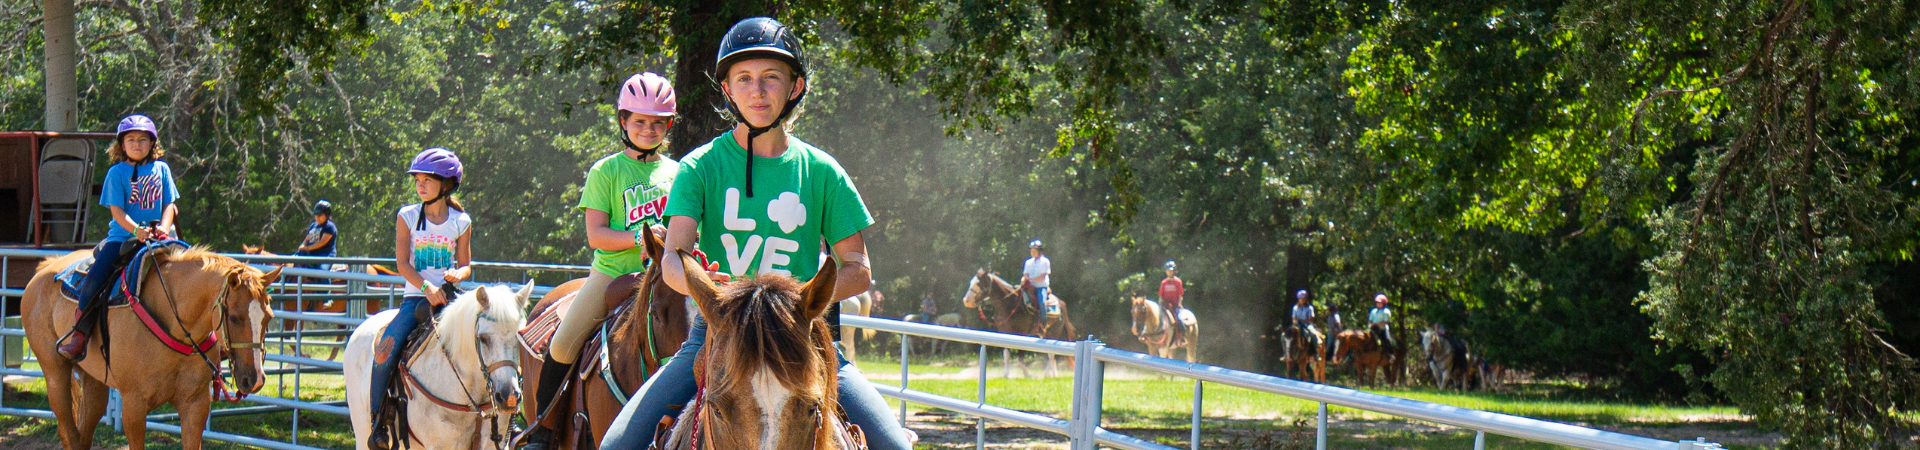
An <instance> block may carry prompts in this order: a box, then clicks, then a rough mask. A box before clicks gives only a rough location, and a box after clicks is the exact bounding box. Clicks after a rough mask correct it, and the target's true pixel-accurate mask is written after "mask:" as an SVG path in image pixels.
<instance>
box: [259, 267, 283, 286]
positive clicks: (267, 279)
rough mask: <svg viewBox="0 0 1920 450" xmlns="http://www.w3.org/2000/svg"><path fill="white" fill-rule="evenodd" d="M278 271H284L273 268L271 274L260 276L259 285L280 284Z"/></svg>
mask: <svg viewBox="0 0 1920 450" xmlns="http://www.w3.org/2000/svg"><path fill="white" fill-rule="evenodd" d="M280 269H285V267H275V268H273V271H272V272H267V273H265V274H262V275H260V284H262V285H267V284H274V283H277V282H280Z"/></svg>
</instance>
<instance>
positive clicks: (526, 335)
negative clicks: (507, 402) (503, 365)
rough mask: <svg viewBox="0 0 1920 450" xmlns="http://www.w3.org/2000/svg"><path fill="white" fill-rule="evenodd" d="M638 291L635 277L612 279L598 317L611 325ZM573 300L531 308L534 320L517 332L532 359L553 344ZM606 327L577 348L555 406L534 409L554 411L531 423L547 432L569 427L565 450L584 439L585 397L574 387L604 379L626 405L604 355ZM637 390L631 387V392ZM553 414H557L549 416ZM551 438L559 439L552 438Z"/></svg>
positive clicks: (541, 356) (571, 297)
mask: <svg viewBox="0 0 1920 450" xmlns="http://www.w3.org/2000/svg"><path fill="white" fill-rule="evenodd" d="M639 291H640V275H639V274H626V275H621V276H620V277H618V278H614V279H613V282H612V283H609V284H607V293H606V295H605V297H604V298H605V300H607V301H604V302H602V304H605V305H607V312H606V314H604V315H602V317H607V318H608V319H607V320H609V321H611V320H613V318H615V317H619V316H620V314H623V313H625V312H626V309H627V308H631V307H634V304H633V303H634V301H633V299H634V297H635V294H638V293H639ZM575 296H576V294H567V295H565V296H562V297H560V298H557V299H552V300H550V301H542V302H541V303H540V304H537V305H534V307H533V311H532V314H533V318H534V319H533V320H532V321H529V322H528V323H527V326H526V327H525V328H521V329H520V339H521V342H523V343H525V345H526V346H527V350H528V353H531V354H532V355H534V358H537V359H540V360H542V361H544V359H545V358H546V354H547V351H548V348H549V347H550V346H551V345H552V344H553V335H554V333H555V332H556V331H559V329H560V319H561V318H563V317H566V315H567V311H568V310H570V309H572V308H573V306H574V303H575V302H574V297H575ZM641 320H647V319H645V318H642V319H641ZM607 325H608V324H606V323H602V324H601V328H600V331H598V332H595V333H594V335H593V337H592V338H590V339H588V340H587V342H586V343H585V344H583V345H581V346H580V357H578V358H575V359H574V365H573V373H572V374H570V375H569V376H568V377H567V380H566V382H565V383H562V384H561V385H560V389H559V390H558V391H557V392H555V393H554V395H553V401H554V402H555V403H556V404H555V405H537V410H548V407H549V406H553V407H554V408H552V409H551V410H550V411H548V412H547V414H549V417H538V418H532V419H531V420H534V421H538V422H544V423H546V424H547V426H548V429H552V430H562V429H568V428H569V426H570V429H571V431H572V432H571V433H566V435H565V437H564V439H567V442H568V445H567V448H580V442H581V441H582V440H583V439H586V438H587V436H588V430H587V428H588V426H587V424H588V421H587V419H588V418H587V417H586V411H587V408H586V396H584V395H576V394H578V393H577V392H575V391H577V390H578V389H576V386H579V385H581V384H583V383H585V381H586V380H587V377H590V376H600V377H604V378H605V379H606V380H607V385H608V387H609V388H611V389H612V390H613V395H614V397H615V398H618V399H620V400H621V402H620V403H622V404H625V403H626V392H624V390H625V389H626V388H627V387H626V386H620V385H619V384H618V383H616V382H615V381H614V379H613V372H612V367H611V363H610V361H611V360H610V359H609V356H608V354H607V352H606V332H607V328H606V326H607ZM638 387H639V386H633V388H638ZM555 412H557V413H560V414H551V413H555ZM568 413H572V414H568ZM555 438H561V437H560V436H559V435H556V436H555Z"/></svg>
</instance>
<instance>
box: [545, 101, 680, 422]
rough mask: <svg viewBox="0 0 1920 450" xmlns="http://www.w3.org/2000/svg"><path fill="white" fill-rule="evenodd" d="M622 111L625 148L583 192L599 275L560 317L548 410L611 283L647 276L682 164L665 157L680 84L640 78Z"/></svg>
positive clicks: (591, 173) (549, 366)
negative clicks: (652, 239) (650, 233)
mask: <svg viewBox="0 0 1920 450" xmlns="http://www.w3.org/2000/svg"><path fill="white" fill-rule="evenodd" d="M616 105H617V106H618V110H617V112H616V113H615V114H616V117H615V118H616V119H617V120H618V121H619V122H618V123H619V125H620V141H621V143H624V144H626V147H627V148H626V150H623V151H621V152H620V153H615V154H612V155H607V157H605V158H600V160H599V161H597V162H594V163H593V168H592V169H590V170H588V171H587V186H586V188H584V189H582V190H581V192H580V206H579V208H580V210H581V211H582V212H585V213H586V219H587V245H588V246H591V247H593V270H592V271H591V272H588V273H587V281H586V283H585V284H583V285H581V286H580V290H579V291H578V293H577V294H575V296H574V300H573V307H572V308H571V309H568V310H567V315H566V316H565V317H562V318H561V319H560V329H559V330H557V331H555V332H554V333H553V343H552V344H551V345H549V346H548V348H547V355H546V356H547V359H546V361H545V362H544V363H541V365H540V386H539V387H538V390H536V391H535V392H534V401H536V402H538V403H535V404H536V405H539V407H540V408H546V407H547V406H548V403H550V402H552V401H553V396H554V393H555V392H554V391H556V390H558V389H559V388H560V382H561V381H562V380H565V379H566V377H567V374H569V373H572V369H573V363H574V361H575V360H576V359H577V358H578V357H579V356H580V355H579V353H580V347H581V346H582V345H585V344H586V342H587V339H588V338H591V337H593V331H594V330H595V329H597V327H598V326H599V325H600V322H602V321H605V320H606V319H607V318H606V311H607V308H606V305H605V304H603V302H604V301H605V300H604V299H603V297H605V296H606V292H607V285H608V284H609V283H612V282H613V279H614V278H619V277H620V276H621V275H626V274H629V273H635V272H640V271H643V270H646V266H647V249H646V240H645V239H642V236H644V234H643V233H644V230H645V229H646V228H647V227H653V228H656V231H655V233H658V234H665V230H661V229H659V227H660V226H661V225H662V224H661V218H662V217H663V216H662V215H661V214H662V212H663V211H664V210H665V208H666V205H667V191H668V190H669V189H672V187H673V177H674V175H675V174H677V173H679V172H680V163H678V162H674V161H673V160H671V159H667V158H664V157H661V155H660V150H661V149H663V148H665V146H666V139H667V129H668V128H670V127H672V126H673V117H674V109H675V108H676V106H677V104H676V102H675V101H674V95H673V82H671V81H668V80H667V78H666V77H662V76H660V75H659V74H655V73H653V72H647V73H641V74H635V75H634V76H633V77H631V78H627V82H626V83H623V84H622V85H621V86H620V97H619V100H618V101H617V102H616ZM534 426H535V427H537V428H535V429H534V431H533V433H532V434H531V435H529V436H528V440H527V442H528V444H527V447H526V448H527V449H528V450H542V449H545V448H547V444H548V442H549V441H550V440H551V438H552V437H551V435H552V431H550V430H548V429H547V428H546V427H544V426H540V425H534Z"/></svg>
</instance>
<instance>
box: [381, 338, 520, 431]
mask: <svg viewBox="0 0 1920 450" xmlns="http://www.w3.org/2000/svg"><path fill="white" fill-rule="evenodd" d="M485 316H486V314H484V313H483V314H475V315H474V317H473V323H474V329H476V330H477V329H479V324H480V318H482V317H485ZM515 336H516V337H515V339H518V337H517V336H519V334H518V333H515ZM441 338H442V336H441V335H440V327H439V326H437V325H436V326H434V327H433V336H430V337H429V338H428V339H427V340H426V341H425V342H423V343H426V344H431V343H436V342H438V341H439V340H441ZM435 347H439V348H440V354H441V355H442V356H445V357H446V359H447V368H449V369H452V370H453V376H454V379H456V380H464V378H465V376H464V375H461V374H460V366H459V365H456V364H454V361H455V360H454V359H453V352H450V351H448V350H447V347H446V346H445V345H435ZM473 353H474V360H475V361H486V359H485V358H483V357H482V355H481V354H480V346H478V345H475V346H474V348H473ZM420 355H421V353H420V352H414V354H413V358H410V359H409V360H408V361H407V362H406V363H405V364H401V367H400V372H401V373H402V374H403V375H405V377H404V378H406V380H407V387H408V391H409V395H408V397H409V398H412V397H413V396H412V395H411V392H416V391H417V392H419V393H420V394H422V395H425V396H426V398H427V400H428V402H430V403H433V404H434V405H435V406H439V407H441V408H443V409H447V410H450V411H454V412H458V413H462V414H471V415H472V416H473V422H474V427H473V433H472V434H471V435H469V436H468V439H467V448H469V449H478V448H480V429H481V428H485V427H486V426H488V425H491V426H492V427H493V429H492V430H493V432H492V433H490V434H489V436H490V437H491V439H492V440H493V443H494V445H495V446H496V447H497V446H499V444H500V442H501V441H503V440H505V435H504V432H503V431H502V430H503V429H505V428H506V426H507V425H510V424H502V423H501V420H502V419H506V418H510V417H511V416H512V415H513V413H514V412H513V411H508V410H506V409H504V408H502V407H501V406H500V405H496V404H494V403H493V398H492V397H490V396H488V395H481V396H480V398H479V399H478V400H476V399H474V397H473V392H472V391H470V390H468V389H467V384H466V383H465V382H462V383H459V385H460V394H461V395H462V396H463V397H465V398H466V403H455V402H453V401H449V400H447V399H445V398H442V397H440V396H439V395H437V394H434V393H433V391H432V390H429V389H427V386H426V385H425V384H422V383H420V378H419V377H418V376H416V375H414V373H413V363H414V361H413V360H417V359H420ZM502 368H512V369H513V377H514V379H519V378H520V362H519V361H516V360H513V359H503V360H499V361H494V362H493V363H491V364H487V365H485V366H482V367H481V368H480V376H481V377H483V379H485V380H487V389H486V392H488V393H490V392H493V388H494V386H493V378H491V377H487V376H486V375H487V374H490V373H493V371H495V370H500V369H502ZM407 434H408V438H411V439H413V440H416V441H418V440H420V438H419V437H418V436H415V435H413V429H412V428H411V427H409V428H408V429H407Z"/></svg>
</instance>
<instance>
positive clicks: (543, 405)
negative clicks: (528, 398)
mask: <svg viewBox="0 0 1920 450" xmlns="http://www.w3.org/2000/svg"><path fill="white" fill-rule="evenodd" d="M572 375H573V365H572V364H567V363H562V362H559V361H554V360H553V357H552V356H548V357H547V359H546V361H545V362H542V363H540V386H539V387H537V388H535V390H534V391H533V401H534V404H533V407H534V409H535V410H536V411H538V412H539V415H540V417H537V418H534V419H533V420H532V422H534V425H533V427H534V429H533V432H531V433H529V434H527V446H526V447H523V448H522V450H546V449H547V447H548V446H549V444H550V443H551V442H552V441H553V430H552V429H549V428H547V426H546V425H545V422H546V421H545V420H542V419H545V418H546V416H547V415H549V414H552V413H553V410H554V404H553V397H554V396H555V394H558V393H559V392H558V391H559V390H560V385H561V384H563V383H565V382H566V381H567V377H568V376H572Z"/></svg>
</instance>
